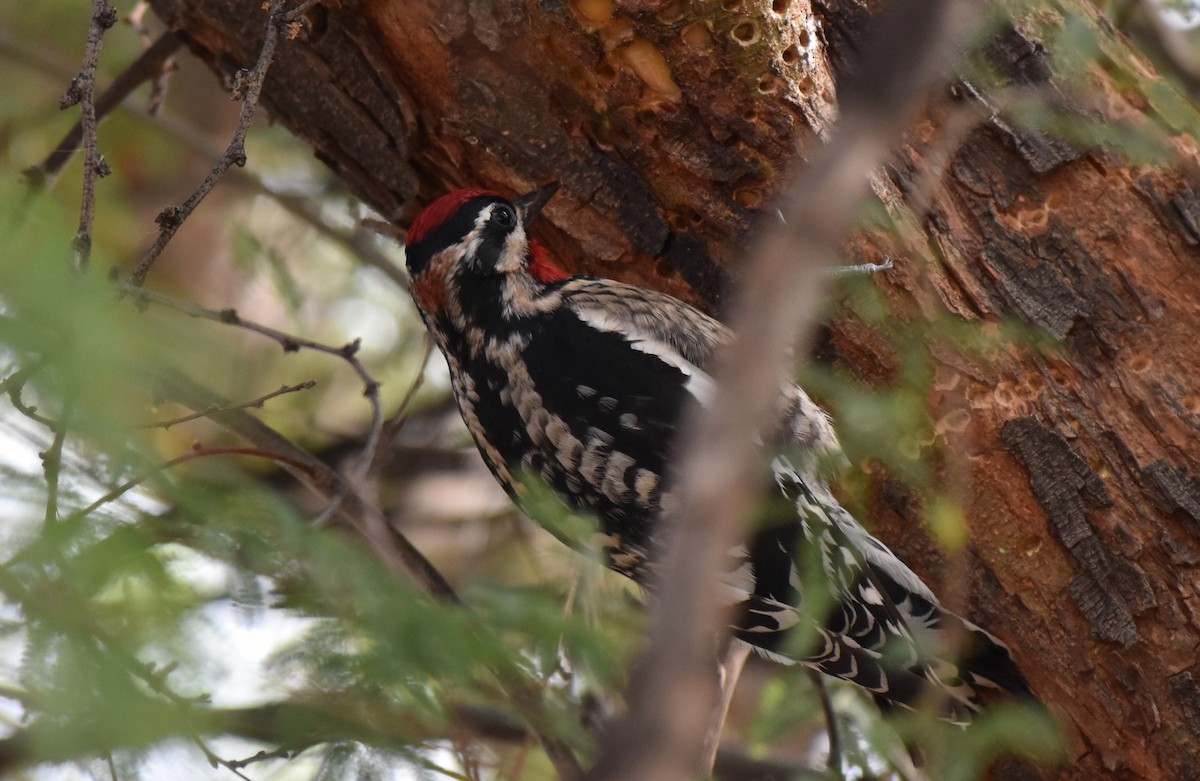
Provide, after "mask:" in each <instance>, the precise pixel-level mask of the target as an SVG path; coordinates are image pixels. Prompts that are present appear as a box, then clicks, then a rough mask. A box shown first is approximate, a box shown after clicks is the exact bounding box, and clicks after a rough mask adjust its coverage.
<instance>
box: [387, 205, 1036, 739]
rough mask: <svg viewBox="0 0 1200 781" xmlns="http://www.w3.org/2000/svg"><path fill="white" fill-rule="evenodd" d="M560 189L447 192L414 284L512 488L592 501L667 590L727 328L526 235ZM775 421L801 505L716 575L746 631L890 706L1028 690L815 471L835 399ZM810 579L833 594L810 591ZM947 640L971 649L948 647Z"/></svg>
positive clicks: (612, 539)
mask: <svg viewBox="0 0 1200 781" xmlns="http://www.w3.org/2000/svg"><path fill="white" fill-rule="evenodd" d="M556 189H557V188H556V186H554V185H551V186H549V187H545V188H542V189H540V190H536V191H534V192H532V193H529V194H528V195H525V196H523V197H521V198H517V199H516V200H512V201H510V200H507V199H505V198H503V197H501V196H500V195H497V194H495V193H492V192H488V191H484V190H459V191H457V192H454V193H451V194H449V195H446V196H444V197H442V198H440V199H438V200H436V201H434V202H433V203H432V204H431V205H430V206H428V207H427V208H426V209H425V210H424V211H423V212H422V213H421V214H420V216H418V217H417V219H416V220H415V221H414V222H413V224H412V227H411V229H410V230H409V233H408V241H407V247H406V253H407V255H406V256H407V265H408V271H409V274H410V276H411V280H412V294H413V297H414V299H415V300H416V303H417V306H418V308H419V309H420V311H421V315H422V317H423V318H424V320H425V325H426V326H427V327H428V329H429V333H430V335H431V337H432V338H433V340H434V342H435V343H436V344H437V346H438V348H439V349H440V350H441V352H442V354H443V355H444V356H445V358H446V362H447V363H448V364H449V367H450V376H451V380H452V383H453V388H454V395H455V398H456V399H457V401H458V406H459V409H460V410H461V412H462V417H463V420H464V421H466V424H467V428H468V429H469V430H470V432H471V434H472V436H473V437H474V438H475V442H476V444H477V445H478V446H479V451H480V453H482V454H483V458H484V461H485V462H486V463H487V465H488V467H489V468H490V469H491V471H492V473H493V474H494V475H495V476H496V479H497V480H499V481H500V483H501V485H503V486H504V488H505V490H506V491H507V492H508V494H509V495H510V496H511V497H512V498H513V500H514V501H515V502H517V504H521V502H522V495H523V492H524V487H523V485H522V484H521V482H520V480H519V477H520V475H521V474H523V473H532V474H534V475H539V476H540V477H541V479H543V480H544V481H545V482H546V484H547V485H548V486H549V487H550V488H551V489H553V491H554V492H555V493H556V494H557V495H558V496H559V497H560V498H561V499H562V500H564V501H565V502H566V503H567V504H568V505H569V506H571V507H574V508H579V509H581V510H583V511H586V512H590V513H592V514H594V515H595V517H596V518H597V519H598V522H599V525H600V532H601V534H600V536H599V539H601V540H603V541H604V543H603V545H604V550H603V553H604V555H605V557H606V561H607V562H608V564H609V566H611V567H612V568H613V569H615V570H617V571H618V572H621V573H623V574H625V575H627V576H629V577H631V578H633V579H634V580H635V581H637V582H639V583H640V584H642V585H643V586H645V587H647V588H653V578H652V569H653V564H654V562H655V561H656V558H657V557H658V554H659V546H660V539H659V535H658V534H657V533H656V532H657V530H658V527H659V518H660V512H661V508H662V507H663V504H664V502H665V501H669V499H670V493H671V489H672V477H673V474H672V457H673V453H672V448H673V446H674V443H675V441H676V439H677V437H676V434H677V432H678V427H679V425H680V421H681V420H682V417H683V414H684V412H685V410H686V408H687V407H688V405H689V404H691V403H693V402H699V403H701V404H703V403H705V402H706V401H707V400H708V397H709V395H710V392H711V389H712V380H711V378H710V376H709V373H708V372H709V371H710V370H711V367H712V365H713V362H714V359H715V356H716V354H717V353H718V351H719V350H720V348H722V347H723V346H724V345H726V344H727V343H728V342H729V341H730V338H731V336H730V332H729V330H728V329H727V328H726V327H725V326H723V325H722V324H721V323H719V322H717V321H716V320H714V319H712V318H710V317H708V316H707V315H705V314H703V313H702V312H700V311H698V310H696V309H694V308H693V307H691V306H688V305H687V304H685V303H683V302H681V301H679V300H677V299H675V298H672V297H670V296H667V295H664V294H662V293H658V292H655V291H652V290H646V289H643V288H639V287H635V286H632V285H627V284H622V283H619V282H613V281H610V280H605V279H595V278H591V277H572V276H570V275H568V274H567V273H565V272H564V271H562V270H561V269H560V268H558V267H557V266H556V265H555V264H554V262H553V261H552V259H551V257H550V255H549V253H548V252H547V250H546V249H545V248H544V247H543V246H542V245H540V244H539V243H538V242H537V241H536V240H534V239H533V238H531V236H530V233H529V228H530V225H531V224H532V222H533V220H534V218H535V216H536V215H537V214H538V212H539V211H540V210H541V208H542V206H544V205H545V203H546V202H547V201H548V200H549V199H550V197H551V196H552V195H553V193H554V191H555V190H556ZM779 420H780V425H779V430H778V431H777V432H775V440H776V443H777V444H778V445H779V447H778V448H777V450H778V451H779V453H780V455H778V456H777V457H776V458H775V459H774V461H773V462H772V466H773V471H774V477H775V481H776V483H777V486H778V488H779V490H780V491H781V493H782V494H783V496H784V497H786V499H787V500H788V503H789V504H788V511H787V513H786V514H785V517H784V518H783V519H782V520H780V519H778V518H774V520H773V522H768V523H764V524H763V525H762V526H761V527H760V528H759V530H758V531H757V532H755V533H754V534H753V535H752V537H751V538H750V540H749V541H748V542H747V543H746V544H745V545H743V546H739V547H738V548H736V549H735V550H732V551H730V554H729V563H728V569H727V571H726V572H725V573H724V576H723V578H722V583H723V585H725V586H727V587H728V588H727V589H725V591H726V592H727V593H729V594H730V597H729V599H730V602H731V605H733V606H734V609H735V616H736V621H735V624H734V627H733V631H734V634H735V636H736V637H737V638H738V639H740V640H742V641H744V642H746V643H749V644H750V645H751V646H753V647H754V648H755V649H756V650H758V651H760V652H761V653H763V654H764V655H766V656H769V657H771V658H774V659H777V660H779V661H784V662H800V663H803V664H805V665H808V666H810V667H813V668H816V669H818V670H820V671H822V672H824V673H827V674H829V675H833V676H836V677H838V678H843V679H845V680H848V681H852V682H853V683H856V684H858V685H860V686H862V687H864V688H865V689H867V690H869V691H870V692H872V693H873V694H874V695H875V696H876V698H877V699H879V700H881V701H884V702H888V703H891V704H895V705H901V706H906V707H911V706H915V705H917V704H918V703H920V702H921V701H923V699H924V698H927V697H928V696H929V695H930V693H931V692H932V693H933V694H934V695H935V696H940V697H941V698H942V699H943V701H944V705H943V713H944V715H945V716H946V717H947V718H949V719H951V720H953V721H958V722H967V721H969V720H970V718H971V715H972V713H974V712H976V711H978V710H979V709H980V706H981V701H980V697H979V695H980V692H981V691H982V690H984V689H999V690H1005V691H1008V692H1009V693H1011V694H1016V695H1021V696H1026V695H1028V689H1027V687H1026V685H1025V682H1024V680H1023V679H1022V677H1021V675H1020V673H1019V672H1018V670H1017V669H1016V667H1015V665H1014V664H1013V661H1012V659H1011V657H1010V655H1009V651H1008V649H1007V648H1006V647H1005V646H1004V645H1003V643H1001V642H1000V641H999V640H997V639H996V638H995V637H993V636H992V635H990V634H988V633H987V632H985V631H984V630H982V629H980V628H979V627H977V626H975V625H973V624H971V623H969V622H967V621H965V620H964V619H962V618H960V617H958V616H957V615H955V614H953V613H950V612H949V611H947V610H945V609H943V608H942V607H941V605H940V604H939V602H938V599H937V597H936V596H934V594H933V592H932V591H930V589H929V588H928V587H927V586H926V585H925V584H924V583H923V582H922V581H921V580H920V578H918V577H917V576H916V574H914V573H913V571H912V570H911V569H909V568H908V567H907V566H906V565H905V564H904V563H903V562H902V561H900V559H898V558H897V557H896V556H895V554H893V553H892V552H891V551H890V550H889V549H888V548H887V547H886V546H885V545H884V544H883V543H881V542H879V541H878V540H877V539H875V538H874V537H872V536H871V535H870V534H868V533H867V532H866V530H864V529H863V527H862V526H861V525H859V523H858V522H857V521H856V520H855V519H854V518H853V517H852V516H851V515H850V514H849V513H847V512H846V511H845V510H844V509H842V507H841V506H840V505H839V504H838V502H837V501H836V499H835V498H834V497H833V496H832V494H831V493H830V492H829V489H828V487H827V486H826V484H825V482H824V480H823V479H822V478H821V477H820V476H819V474H818V472H817V471H816V469H815V468H814V465H815V464H816V463H818V462H819V461H821V460H828V459H829V457H830V456H834V457H836V456H838V455H839V454H840V447H839V444H838V441H837V437H836V435H835V433H834V431H833V427H832V426H831V424H830V421H829V418H828V416H827V415H826V414H825V412H824V411H823V410H821V409H820V408H819V407H818V406H817V405H816V404H814V403H813V402H812V401H811V400H810V399H809V397H808V396H807V395H806V394H805V392H804V391H803V390H802V389H800V388H799V387H796V386H788V387H785V388H784V389H783V391H782V392H781V399H780V417H779ZM784 450H787V451H789V452H790V453H792V454H794V455H793V456H792V457H791V459H790V460H789V458H788V457H787V456H786V455H783V452H784ZM795 454H798V455H795ZM793 463H795V464H797V466H793ZM772 515H773V516H778V515H779V513H773V514H772ZM535 520H536V519H535ZM679 522H681V523H684V524H686V522H687V519H679ZM814 583H817V584H819V587H820V589H822V590H823V591H824V594H822V595H820V596H818V597H814V596H813V595H812V594H811V593H810V594H809V596H808V598H807V599H806V596H805V593H804V592H805V591H810V592H811V589H812V585H813V584H814ZM794 628H798V629H799V631H801V632H806V633H807V634H801V635H800V637H803V638H809V641H808V642H807V643H806V644H805V646H804V648H803V650H802V651H800V652H796V649H795V647H794V646H795V645H796V643H795V642H789V640H788V635H789V630H793V629H794ZM948 636H953V637H955V638H956V639H957V642H958V646H959V649H960V655H959V658H958V659H955V660H951V659H948V658H945V656H944V655H943V654H944V652H945V650H946V649H947V648H948V643H947V640H946V638H947V637H948ZM939 651H941V652H942V654H939Z"/></svg>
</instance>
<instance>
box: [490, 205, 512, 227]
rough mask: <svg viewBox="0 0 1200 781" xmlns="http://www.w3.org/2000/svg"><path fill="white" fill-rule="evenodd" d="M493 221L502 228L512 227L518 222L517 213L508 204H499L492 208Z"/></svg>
mask: <svg viewBox="0 0 1200 781" xmlns="http://www.w3.org/2000/svg"><path fill="white" fill-rule="evenodd" d="M492 222H493V223H495V224H496V225H499V226H500V227H501V228H511V227H512V226H514V225H516V224H517V214H516V212H514V211H513V209H512V207H511V206H509V205H508V204H504V203H502V204H499V205H498V206H496V208H495V209H493V210H492Z"/></svg>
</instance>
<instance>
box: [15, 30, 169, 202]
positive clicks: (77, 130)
mask: <svg viewBox="0 0 1200 781" xmlns="http://www.w3.org/2000/svg"><path fill="white" fill-rule="evenodd" d="M180 43H181V42H180V40H179V38H178V37H177V36H176V35H175V34H174V33H172V32H170V31H169V30H168V31H167V32H165V33H163V34H162V35H161V36H159V38H158V40H156V41H155V42H154V43H153V44H151V46H150V48H148V49H146V50H145V51H143V52H142V54H141V56H139V57H138V58H137V59H136V60H134V61H133V62H132V63H130V65H129V67H127V68H126V69H125V70H124V71H122V72H121V75H120V76H117V78H116V79H115V80H114V81H113V83H112V84H110V85H109V87H108V89H106V90H104V92H103V93H102V94H101V95H100V97H99V98H96V100H95V102H94V105H93V108H92V112H91V113H92V116H91V122H92V123H93V128H92V142H93V144H94V143H95V126H97V125H98V124H99V123H100V122H101V121H102V120H103V119H104V118H105V117H107V116H108V115H109V114H110V113H112V111H113V109H115V108H116V107H117V106H119V105H121V103H122V101H124V100H125V98H127V97H129V95H130V94H132V93H133V91H134V90H135V89H137V88H138V87H139V86H140V85H141V84H142V83H143V82H145V81H147V80H149V79H153V78H155V77H157V76H159V75H161V74H162V72H163V68H164V65H165V63H167V62H168V61H169V60H170V59H171V56H172V55H173V54H174V53H175V51H176V50H177V49H178V48H179V46H180ZM86 121H88V112H87V109H86V108H85V109H84V115H83V117H81V118H80V120H79V122H77V123H76V124H75V126H74V127H72V128H71V130H70V131H69V132H68V133H67V134H66V135H65V136H63V139H62V140H61V141H59V142H58V146H56V147H55V148H54V151H52V152H51V153H50V154H49V155H47V156H46V159H45V160H43V161H42V163H41V165H38V166H36V167H33V168H28V169H26V170H25V172H24V174H25V176H26V178H27V179H29V180H30V181H32V182H33V183H34V184H36V185H39V186H46V187H48V186H50V185H51V184H53V182H54V180H55V179H56V178H57V177H58V175H59V174H60V173H62V170H63V168H64V167H65V166H66V165H67V163H69V162H70V161H71V158H72V157H74V155H75V153H76V152H77V151H79V148H80V145H81V143H83V144H84V146H85V147H86V141H85V139H86V131H85V129H84V123H85V122H86ZM85 152H86V149H85ZM84 165H85V169H84V170H85V172H86V170H87V168H86V166H87V162H86V161H85V163H84Z"/></svg>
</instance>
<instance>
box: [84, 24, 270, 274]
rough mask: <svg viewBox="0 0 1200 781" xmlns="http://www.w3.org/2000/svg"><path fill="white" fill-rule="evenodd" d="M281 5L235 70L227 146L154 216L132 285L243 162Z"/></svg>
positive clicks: (268, 62) (265, 74) (267, 66)
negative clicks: (237, 108)
mask: <svg viewBox="0 0 1200 781" xmlns="http://www.w3.org/2000/svg"><path fill="white" fill-rule="evenodd" d="M101 1H102V0H96V2H101ZM285 5H286V4H285V2H284V0H271V8H270V14H269V16H268V19H267V31H266V33H265V34H264V36H263V45H262V49H261V50H260V51H259V55H258V61H257V62H256V63H255V64H254V67H253V68H251V69H250V70H248V71H241V72H240V73H239V74H238V76H239V78H238V79H237V80H236V81H235V83H234V90H233V92H234V97H235V98H238V97H241V98H242V112H241V115H240V116H239V117H238V123H237V127H235V128H234V131H233V138H232V139H231V140H230V142H229V147H228V148H227V149H226V150H225V154H223V155H222V156H221V159H220V160H218V161H217V164H216V165H215V166H214V167H213V169H212V170H211V171H209V173H208V176H206V177H204V181H202V182H201V183H200V185H199V186H198V187H197V188H196V189H195V191H194V192H193V193H192V194H191V195H189V196H188V198H187V200H185V201H184V202H183V203H182V204H180V205H179V206H168V207H167V208H166V209H164V210H163V211H162V213H160V214H159V215H158V219H157V220H156V221H157V223H158V226H159V234H158V238H157V239H156V240H155V241H154V244H152V245H151V246H150V248H149V249H147V250H146V252H145V254H144V255H142V259H141V260H139V261H138V264H137V266H136V267H135V268H134V270H133V273H132V274H131V275H130V282H132V284H133V285H135V286H137V287H141V285H142V284H143V283H145V281H146V275H147V274H149V273H150V267H151V266H153V265H154V262H155V261H156V260H158V257H159V255H161V254H162V251H163V250H164V249H165V248H166V246H167V244H168V243H169V242H170V241H171V239H172V238H173V237H174V236H175V232H176V231H178V230H179V227H180V226H181V225H183V223H184V221H185V220H187V218H188V217H189V216H191V214H192V212H193V211H195V209H196V207H197V206H199V205H200V202H201V201H202V200H204V198H205V196H207V195H208V194H209V193H210V192H211V191H212V189H213V187H215V186H216V184H217V181H219V180H220V178H221V177H222V176H223V175H224V174H225V172H226V171H227V170H229V168H230V166H234V165H236V166H238V167H239V168H240V167H241V166H243V165H245V164H246V133H247V131H248V130H249V129H250V123H251V121H253V119H254V112H255V109H256V108H258V98H259V95H260V94H261V93H262V87H263V82H264V81H265V80H266V76H267V69H268V68H270V67H271V61H272V60H273V59H274V57H275V46H276V43H277V42H278V40H279V31H280V28H281V27H282V25H283V24H284V23H285V22H286V21H287V14H286V13H284V7H285Z"/></svg>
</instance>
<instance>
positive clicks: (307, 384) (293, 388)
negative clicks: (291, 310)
mask: <svg viewBox="0 0 1200 781" xmlns="http://www.w3.org/2000/svg"><path fill="white" fill-rule="evenodd" d="M316 384H317V381H316V380H305V381H304V382H302V383H300V384H299V385H283V386H281V387H280V388H279V390H274V391H271V392H270V393H268V394H266V395H265V396H259V397H258V398H257V399H251V400H250V401H244V402H242V403H241V404H234V405H232V406H230V407H227V408H226V409H251V408H253V409H262V408H263V404H264V403H265V402H268V401H270V400H271V399H273V398H275V397H277V396H282V395H284V394H286V393H296V392H297V391H303V390H308V389H309V388H313V387H316ZM214 412H220V409H219V408H217V409H207V410H200V411H199V412H193V413H192V414H190V415H183V416H182V417H178V418H171V419H170V420H159V421H155V422H154V423H143V424H141V425H139V426H134V428H135V429H148V428H161V429H163V430H164V431H165V430H167V429H169V428H171V426H177V425H179V424H180V423H188V422H190V421H193V420H197V419H199V418H206V417H208V416H209V415H212V414H213V413H214Z"/></svg>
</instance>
